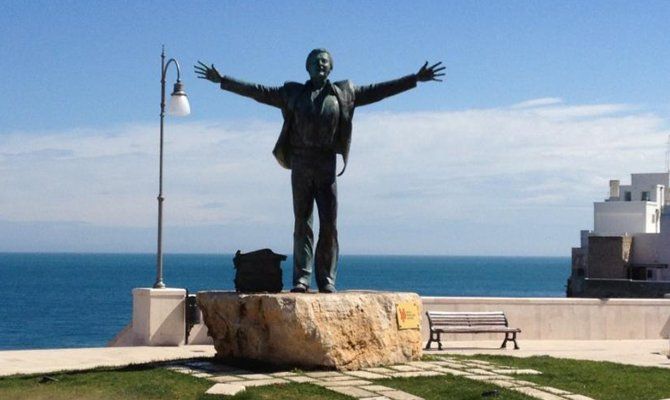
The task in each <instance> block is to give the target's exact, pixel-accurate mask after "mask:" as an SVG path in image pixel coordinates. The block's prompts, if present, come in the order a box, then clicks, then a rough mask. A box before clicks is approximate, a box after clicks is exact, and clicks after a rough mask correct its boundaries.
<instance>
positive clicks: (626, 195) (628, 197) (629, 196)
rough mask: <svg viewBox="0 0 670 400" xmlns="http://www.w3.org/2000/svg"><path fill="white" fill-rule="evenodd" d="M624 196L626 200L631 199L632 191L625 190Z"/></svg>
mask: <svg viewBox="0 0 670 400" xmlns="http://www.w3.org/2000/svg"><path fill="white" fill-rule="evenodd" d="M623 198H624V200H625V201H630V200H631V195H630V192H625V193H624V197H623Z"/></svg>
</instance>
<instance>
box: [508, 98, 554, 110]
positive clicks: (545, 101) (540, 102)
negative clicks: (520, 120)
mask: <svg viewBox="0 0 670 400" xmlns="http://www.w3.org/2000/svg"><path fill="white" fill-rule="evenodd" d="M562 102H563V99H561V98H559V97H543V98H541V99H532V100H526V101H522V102H521V103H516V104H512V105H511V106H510V108H532V107H542V106H548V105H554V104H560V103H562Z"/></svg>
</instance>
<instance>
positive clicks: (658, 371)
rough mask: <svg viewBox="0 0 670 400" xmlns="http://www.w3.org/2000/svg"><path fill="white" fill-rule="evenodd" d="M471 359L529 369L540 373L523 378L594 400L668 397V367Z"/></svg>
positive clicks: (669, 394)
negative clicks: (540, 373)
mask: <svg viewBox="0 0 670 400" xmlns="http://www.w3.org/2000/svg"><path fill="white" fill-rule="evenodd" d="M459 358H463V359H466V358H471V359H477V360H485V361H490V362H492V363H495V364H499V365H507V366H510V367H515V368H532V369H536V370H538V371H541V372H542V375H523V377H522V379H523V380H526V381H530V382H535V383H538V384H540V385H543V386H552V387H555V388H559V389H563V390H567V391H569V392H573V393H579V394H583V395H585V396H589V397H592V398H594V399H597V400H660V399H666V398H670V369H665V368H652V367H636V366H632V365H623V364H615V363H610V362H596V361H577V360H568V359H561V358H551V357H546V356H544V357H530V358H516V357H509V356H485V355H477V356H474V357H459Z"/></svg>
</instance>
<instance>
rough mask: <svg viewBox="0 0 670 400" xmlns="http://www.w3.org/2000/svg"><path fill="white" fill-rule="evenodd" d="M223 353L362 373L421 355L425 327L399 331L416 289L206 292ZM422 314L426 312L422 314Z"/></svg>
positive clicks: (204, 303) (201, 297)
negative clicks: (401, 311)
mask: <svg viewBox="0 0 670 400" xmlns="http://www.w3.org/2000/svg"><path fill="white" fill-rule="evenodd" d="M197 301H198V305H199V306H200V309H201V310H202V313H203V318H204V321H205V324H206V325H207V328H208V330H209V335H210V336H211V337H212V339H213V340H214V346H215V348H216V351H217V357H219V358H238V359H251V360H259V361H264V362H270V363H274V364H282V365H291V366H302V367H329V368H337V369H343V370H355V369H360V368H366V367H375V366H380V365H390V364H398V363H404V362H407V361H412V360H418V359H420V358H421V332H420V330H419V329H403V330H400V329H398V322H397V317H396V305H397V304H398V303H401V302H402V303H404V302H414V303H416V304H417V306H418V307H419V310H421V299H420V298H419V295H417V294H416V293H392V292H356V291H352V292H339V293H336V294H318V293H308V294H298V293H277V294H237V293H234V292H223V291H210V292H199V293H198V294H197ZM419 315H420V314H419Z"/></svg>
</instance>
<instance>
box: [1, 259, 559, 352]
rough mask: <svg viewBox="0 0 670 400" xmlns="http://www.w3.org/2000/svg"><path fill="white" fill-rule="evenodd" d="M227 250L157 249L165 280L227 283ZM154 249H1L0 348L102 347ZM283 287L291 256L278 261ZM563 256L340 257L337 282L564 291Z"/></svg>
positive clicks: (125, 313) (126, 311)
mask: <svg viewBox="0 0 670 400" xmlns="http://www.w3.org/2000/svg"><path fill="white" fill-rule="evenodd" d="M232 260H233V255H232V254H166V255H165V256H164V281H165V283H166V285H167V286H168V287H176V288H185V289H187V290H188V291H189V292H191V293H195V292H198V291H201V290H234V283H233V279H234V275H235V270H234V267H233V261H232ZM155 265H156V257H155V255H154V254H90V253H86V254H75V253H0V294H1V295H2V296H3V297H4V300H2V301H1V302H0V350H15V349H44V348H72V347H101V346H105V345H106V344H107V342H108V341H110V340H111V339H112V338H113V337H114V336H115V335H116V334H117V333H118V332H119V331H120V330H121V329H123V328H124V327H125V326H126V325H127V324H128V323H129V322H130V320H131V315H132V294H131V291H132V289H133V288H137V287H151V286H152V285H153V283H154V281H155V277H156V267H155ZM282 270H283V281H284V288H285V289H290V287H291V274H292V260H291V257H290V256H289V257H288V259H287V260H286V261H284V262H283V263H282ZM569 275H570V259H569V258H568V257H475V256H468V257H466V256H462V257H461V256H386V255H385V256H367V255H366V256H356V255H348V256H347V255H344V256H340V262H339V267H338V275H337V287H338V290H353V289H371V290H388V291H410V292H416V293H419V294H420V295H421V296H487V297H565V285H566V282H567V278H568V276H569Z"/></svg>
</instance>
